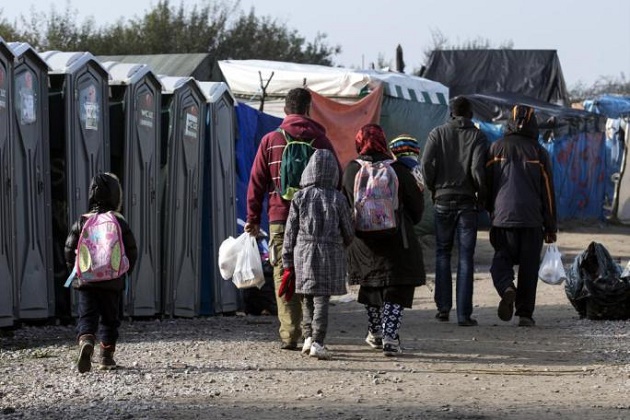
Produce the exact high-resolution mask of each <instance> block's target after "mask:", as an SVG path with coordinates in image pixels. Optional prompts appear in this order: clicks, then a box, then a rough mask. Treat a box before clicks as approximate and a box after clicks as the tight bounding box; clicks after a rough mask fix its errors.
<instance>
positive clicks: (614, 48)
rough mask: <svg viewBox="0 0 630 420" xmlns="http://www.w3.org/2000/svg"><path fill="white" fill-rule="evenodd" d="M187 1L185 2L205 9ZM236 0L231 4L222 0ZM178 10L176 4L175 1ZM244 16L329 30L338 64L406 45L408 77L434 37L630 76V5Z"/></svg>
mask: <svg viewBox="0 0 630 420" xmlns="http://www.w3.org/2000/svg"><path fill="white" fill-rule="evenodd" d="M201 1H202V0H184V4H185V5H187V7H188V5H190V6H191V7H192V5H194V4H202V3H201ZM225 1H226V2H228V3H229V2H232V3H233V1H232V0H225ZM66 4H67V1H66V0H37V1H35V0H0V9H1V11H2V13H1V16H2V17H4V18H6V19H8V20H9V21H10V22H13V21H14V20H15V19H16V18H19V16H20V15H24V16H28V15H29V14H30V10H31V8H32V7H36V8H37V9H38V10H43V11H46V12H47V11H49V10H50V7H51V5H55V7H56V8H57V10H58V11H63V10H64V8H65V6H66ZM155 4H157V0H103V1H98V0H72V1H71V3H70V5H71V8H72V9H75V10H77V11H78V13H79V20H83V18H85V17H87V16H93V17H94V18H95V20H96V22H97V23H98V24H104V23H112V22H114V21H116V20H118V19H119V18H121V17H123V18H128V17H133V16H142V15H143V14H144V12H145V11H146V10H148V9H149V8H150V7H151V6H153V5H155ZM171 4H172V5H175V6H178V5H179V4H180V1H179V0H171ZM240 7H241V9H242V10H243V11H249V10H250V8H251V7H254V8H255V11H256V14H257V15H258V16H271V17H273V18H276V19H277V21H278V22H279V23H281V24H286V25H287V26H288V27H289V28H294V29H296V30H297V31H298V32H299V33H300V34H301V35H303V36H305V37H306V38H307V40H313V39H314V37H315V35H316V34H317V33H318V32H321V33H325V34H326V35H327V36H328V38H327V42H328V44H329V45H340V46H341V48H342V53H341V54H340V55H338V56H336V57H335V58H334V61H335V63H336V64H339V65H343V66H347V67H361V66H368V65H369V64H370V63H371V62H376V61H377V60H378V57H379V55H380V56H382V57H383V58H384V59H385V61H387V62H391V63H392V65H393V59H394V57H395V49H396V46H397V45H398V44H400V45H402V47H403V51H404V60H405V63H406V68H405V71H406V72H411V71H412V70H414V69H417V68H419V67H420V66H421V65H422V64H423V63H424V51H425V50H426V49H427V48H429V47H431V46H432V45H433V44H432V33H435V32H436V31H439V32H441V33H442V34H443V35H444V36H445V37H446V38H447V39H448V41H449V42H450V43H451V44H461V43H465V42H466V41H469V40H475V39H478V38H480V39H488V40H489V41H490V42H491V43H492V45H493V46H496V47H498V46H500V45H501V44H504V43H506V42H507V41H511V42H513V46H514V48H515V49H555V50H557V51H558V56H559V57H560V63H561V65H562V69H563V73H564V77H565V80H566V82H567V84H568V85H569V87H572V86H574V85H575V83H576V82H578V81H582V82H584V83H586V84H592V83H593V82H594V81H595V80H597V79H598V78H599V77H600V76H612V77H616V78H619V77H620V75H621V73H624V74H625V77H626V80H628V79H629V78H630V0H597V1H586V0H573V1H570V0H511V1H505V0H482V1H478V2H471V1H463V0H451V1H448V0H388V1H374V0H372V1H368V0H315V1H309V2H305V1H299V0H258V1H255V0H241V2H240Z"/></svg>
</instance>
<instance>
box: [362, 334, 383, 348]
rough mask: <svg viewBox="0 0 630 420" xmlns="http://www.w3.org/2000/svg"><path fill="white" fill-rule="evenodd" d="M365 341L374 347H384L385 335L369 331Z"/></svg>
mask: <svg viewBox="0 0 630 420" xmlns="http://www.w3.org/2000/svg"><path fill="white" fill-rule="evenodd" d="M365 342H366V343H368V345H369V346H370V347H372V348H373V349H382V348H383V336H382V335H381V333H373V332H371V331H368V334H367V337H365Z"/></svg>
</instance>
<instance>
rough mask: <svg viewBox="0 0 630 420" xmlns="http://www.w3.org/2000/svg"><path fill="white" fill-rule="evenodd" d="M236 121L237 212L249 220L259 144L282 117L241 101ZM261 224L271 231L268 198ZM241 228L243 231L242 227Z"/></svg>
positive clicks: (239, 216) (242, 218) (278, 124)
mask: <svg viewBox="0 0 630 420" xmlns="http://www.w3.org/2000/svg"><path fill="white" fill-rule="evenodd" d="M236 121H237V125H238V134H237V136H236V146H235V150H236V153H235V155H236V214H237V216H238V218H239V219H241V220H247V185H248V184H249V174H250V172H251V170H252V165H253V163H254V157H255V156H256V151H257V150H258V145H260V141H261V140H262V138H263V136H264V135H265V134H267V133H269V132H270V131H273V130H275V129H276V128H278V127H279V126H280V123H281V122H282V119H281V118H277V117H274V116H271V115H268V114H265V113H264V112H260V111H258V110H256V109H254V108H252V107H250V106H248V105H245V104H242V103H240V104H239V105H238V106H237V107H236ZM260 225H261V227H262V229H264V230H265V231H266V232H269V221H268V219H267V204H266V200H265V204H264V206H263V211H262V215H261V223H260ZM239 229H240V230H241V231H242V228H239Z"/></svg>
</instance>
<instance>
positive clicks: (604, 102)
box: [584, 95, 630, 118]
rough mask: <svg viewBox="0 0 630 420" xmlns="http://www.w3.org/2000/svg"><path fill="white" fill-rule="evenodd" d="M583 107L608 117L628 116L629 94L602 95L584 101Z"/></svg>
mask: <svg viewBox="0 0 630 420" xmlns="http://www.w3.org/2000/svg"><path fill="white" fill-rule="evenodd" d="M584 109H586V110H587V111H590V112H596V113H598V114H603V115H605V116H607V117H608V118H620V117H630V96H615V95H602V96H600V97H597V98H595V99H590V100H586V101H584Z"/></svg>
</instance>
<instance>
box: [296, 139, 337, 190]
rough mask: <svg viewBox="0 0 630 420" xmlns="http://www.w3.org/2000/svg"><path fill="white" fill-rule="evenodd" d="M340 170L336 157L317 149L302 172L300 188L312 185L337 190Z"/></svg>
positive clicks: (328, 151)
mask: <svg viewBox="0 0 630 420" xmlns="http://www.w3.org/2000/svg"><path fill="white" fill-rule="evenodd" d="M338 184H339V168H338V166H337V160H336V159H335V155H333V153H332V152H331V151H330V150H327V149H317V150H315V153H313V155H312V156H311V158H310V159H309V161H308V164H307V165H306V168H304V172H302V178H300V187H302V188H305V187H308V186H310V185H314V186H316V187H322V188H337V185H338Z"/></svg>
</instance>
